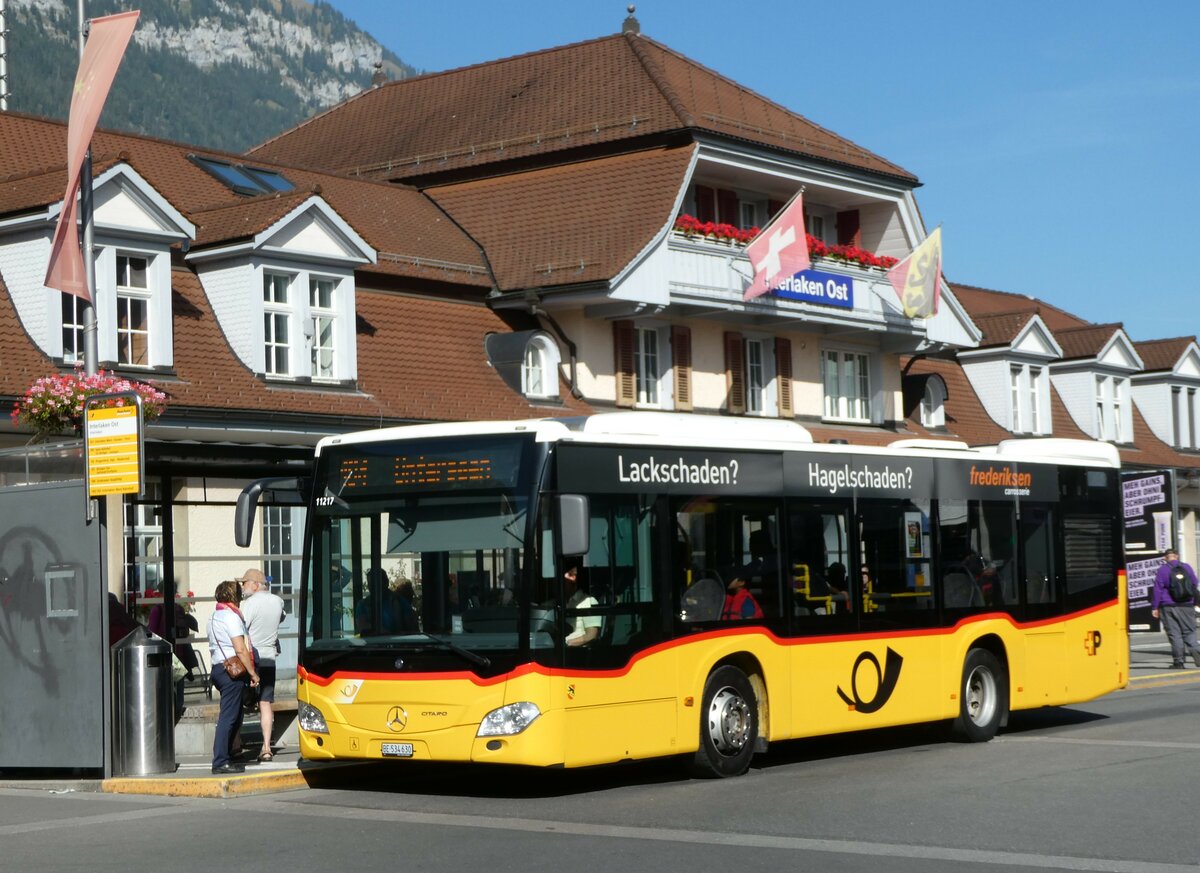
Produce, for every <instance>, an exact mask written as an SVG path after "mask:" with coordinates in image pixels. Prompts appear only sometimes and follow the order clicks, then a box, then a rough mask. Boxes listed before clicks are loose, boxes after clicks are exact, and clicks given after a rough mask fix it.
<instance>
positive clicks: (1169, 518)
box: [1121, 470, 1177, 630]
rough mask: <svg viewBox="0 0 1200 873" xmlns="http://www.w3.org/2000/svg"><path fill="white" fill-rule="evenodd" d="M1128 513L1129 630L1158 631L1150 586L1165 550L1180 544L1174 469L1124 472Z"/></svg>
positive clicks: (1126, 568) (1126, 551) (1126, 564)
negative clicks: (1152, 611)
mask: <svg viewBox="0 0 1200 873" xmlns="http://www.w3.org/2000/svg"><path fill="white" fill-rule="evenodd" d="M1121 494H1122V498H1123V504H1124V515H1125V519H1124V521H1125V574H1126V583H1127V584H1128V587H1129V629H1130V630H1158V629H1159V626H1158V621H1157V620H1156V619H1155V618H1154V617H1153V616H1151V615H1150V588H1151V587H1152V586H1153V585H1154V574H1155V572H1156V571H1157V570H1158V567H1159V565H1160V564H1161V563H1162V559H1161V557H1160V556H1161V554H1162V551H1163V550H1164V549H1165V548H1167V547H1168V546H1174V545H1176V543H1177V528H1176V520H1175V476H1174V472H1173V471H1171V470H1149V471H1145V470H1143V471H1138V472H1128V473H1122V474H1121Z"/></svg>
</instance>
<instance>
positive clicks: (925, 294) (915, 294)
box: [888, 227, 942, 318]
mask: <svg viewBox="0 0 1200 873" xmlns="http://www.w3.org/2000/svg"><path fill="white" fill-rule="evenodd" d="M888 279H889V280H890V281H891V283H892V287H893V288H895V289H896V295H897V296H898V297H899V298H900V306H901V307H902V308H903V309H904V314H905V315H906V316H907V317H908V318H929V316H931V315H934V314H935V313H936V312H937V310H938V301H939V300H940V299H941V296H942V229H941V228H940V227H938V228H935V229H934V231H933V233H931V234H930V235H929V236H927V237H925V242H923V243H921V244H920V245H919V246H917V247H916V248H915V249H913V252H912V254H910V255H909V256H908V257H907V258H905V259H904V260H903V261H901V262H900V263H898V264H896V266H894V267H892V268H891V269H890V270H888Z"/></svg>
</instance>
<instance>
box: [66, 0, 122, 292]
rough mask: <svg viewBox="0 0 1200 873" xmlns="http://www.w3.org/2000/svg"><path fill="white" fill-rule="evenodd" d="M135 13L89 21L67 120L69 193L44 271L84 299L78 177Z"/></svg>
mask: <svg viewBox="0 0 1200 873" xmlns="http://www.w3.org/2000/svg"><path fill="white" fill-rule="evenodd" d="M139 14H140V13H139V12H138V11H137V10H134V11H132V12H121V13H119V14H117V15H108V16H105V17H104V18H93V19H92V21H91V25H90V29H89V31H88V40H87V45H85V46H84V49H83V57H82V58H80V60H79V72H78V73H77V74H76V75H75V89H74V91H73V93H72V94H71V116H70V119H69V121H68V122H67V191H66V194H65V196H64V197H63V208H62V212H61V213H60V214H59V216H58V226H57V227H55V228H54V241H53V243H52V244H51V247H50V262H49V264H48V265H47V267H46V280H45V283H44V284H45V285H46V287H47V288H57V289H58V290H59V291H63V292H65V293H67V294H74V295H76V296H77V297H82V298H83V299H84V300H88V301H90V300H91V292H90V291H89V289H88V286H87V274H86V273H85V271H84V264H83V252H81V251H80V250H79V231H78V228H77V227H76V223H77V221H78V217H79V206H78V204H77V203H76V198H77V197H78V195H79V184H80V178H81V176H82V174H83V161H84V158H85V157H86V155H87V150H88V145H89V144H90V143H91V141H92V134H93V133H94V132H95V130H96V123H97V122H98V121H99V120H100V112H101V111H102V110H103V109H104V101H105V100H107V99H108V92H109V89H110V88H112V83H113V79H115V78H116V75H117V68H118V67H119V66H120V65H121V58H123V57H124V56H125V48H126V47H127V46H128V45H129V39H130V37H132V36H133V28H134V27H135V26H136V25H137V19H138V15H139Z"/></svg>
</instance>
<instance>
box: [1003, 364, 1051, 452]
mask: <svg viewBox="0 0 1200 873" xmlns="http://www.w3.org/2000/svg"><path fill="white" fill-rule="evenodd" d="M1008 379H1009V398H1010V400H1011V409H1010V415H1011V419H1010V424H1009V430H1011V431H1012V432H1013V433H1028V434H1035V435H1036V434H1048V433H1050V419H1049V418H1048V417H1047V415H1046V407H1045V404H1046V402H1047V400H1048V399H1049V392H1048V390H1047V388H1046V385H1045V379H1046V368H1045V367H1038V366H1034V365H1032V364H1012V365H1011V366H1010V367H1009V369H1008Z"/></svg>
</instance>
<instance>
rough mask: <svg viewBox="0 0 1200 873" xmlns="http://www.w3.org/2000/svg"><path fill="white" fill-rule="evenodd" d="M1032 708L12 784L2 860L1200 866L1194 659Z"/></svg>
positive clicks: (39, 864) (510, 866) (865, 867)
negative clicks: (273, 790)
mask: <svg viewBox="0 0 1200 873" xmlns="http://www.w3.org/2000/svg"><path fill="white" fill-rule="evenodd" d="M1187 674H1190V675H1185V674H1175V675H1171V674H1169V673H1166V672H1164V673H1162V674H1157V673H1149V672H1147V671H1143V675H1142V676H1140V677H1136V682H1135V687H1133V688H1131V689H1129V690H1125V691H1121V692H1117V693H1115V694H1111V695H1109V696H1107V697H1105V698H1103V699H1101V700H1098V701H1094V702H1092V703H1089V704H1084V705H1079V706H1073V707H1064V708H1060V709H1050V710H1041V711H1036V712H1033V713H1025V714H1022V713H1018V714H1015V715H1014V716H1013V719H1012V722H1011V724H1010V726H1009V728H1008V730H1007V731H1005V732H1004V733H1003V734H1001V736H1000V737H998V738H997V739H996V740H994V741H993V742H991V743H988V744H985V745H959V744H953V743H947V742H944V741H943V740H942V738H941V734H940V732H939V731H937V730H936V729H934V728H927V727H924V728H905V729H899V730H887V731H875V732H869V733H863V734H854V735H850V736H843V737H838V738H833V739H820V740H805V741H798V742H792V743H784V744H776V745H774V746H773V747H772V749H771V751H770V752H769V753H768V754H767V755H765V756H759V757H758V758H756V761H755V766H754V768H753V770H752V771H751V772H750V773H749V774H748V775H746V776H744V777H742V778H739V779H732V780H723V781H697V780H690V779H687V778H684V777H683V776H681V775H680V770H679V768H678V766H676V765H675V764H673V763H670V762H668V763H654V764H644V765H643V764H639V765H628V766H624V767H610V768H604V769H598V770H592V771H582V772H581V771H575V772H566V773H563V772H552V773H546V772H530V771H525V770H509V769H483V770H480V769H472V768H464V767H446V766H430V765H419V764H413V763H411V762H409V763H403V762H396V763H392V762H389V766H378V767H372V768H364V769H360V770H357V771H355V772H354V773H353V776H348V777H347V780H348V781H347V783H346V784H345V785H344V786H341V787H332V788H325V789H319V790H307V791H294V792H288V793H281V794H275V795H270V796H259V797H248V798H240V799H229V800H197V799H174V798H146V797H134V796H109V795H100V794H94V793H87V792H69V793H65V794H51V793H50V792H49V791H48V790H46V789H42V790H38V789H29V790H26V789H3V790H0V821H2V822H3V824H0V870H2V871H35V870H36V871H58V870H117V869H123V870H127V871H131V873H140V871H160V870H164V869H169V870H172V871H190V870H196V871H221V873H226V871H233V870H238V871H266V870H304V871H311V870H337V871H354V870H363V871H387V873H393V871H395V873H400V871H403V873H408V871H463V870H473V869H478V870H481V871H488V873H491V871H510V870H511V871H522V873H525V871H543V870H545V871H550V870H553V871H568V870H585V871H590V870H621V871H636V870H653V871H656V873H674V871H686V873H698V871H708V870H713V871H717V870H720V871H728V870H731V869H732V870H738V871H757V870H763V871H767V870H770V871H772V873H779V871H781V870H788V871H810V870H811V871H878V870H881V869H882V870H888V871H902V873H906V871H914V873H916V871H922V873H940V871H952V870H953V871H970V873H975V871H988V870H1008V871H1011V870H1014V869H1016V870H1021V869H1027V870H1085V871H1098V870H1115V871H1137V873H1149V871H1183V870H1188V871H1192V873H1196V871H1197V870H1198V869H1200V867H1198V865H1200V834H1198V832H1197V826H1196V822H1197V821H1198V820H1200V802H1198V796H1200V793H1198V790H1197V777H1200V733H1198V730H1200V721H1198V719H1197V714H1198V713H1200V671H1187Z"/></svg>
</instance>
